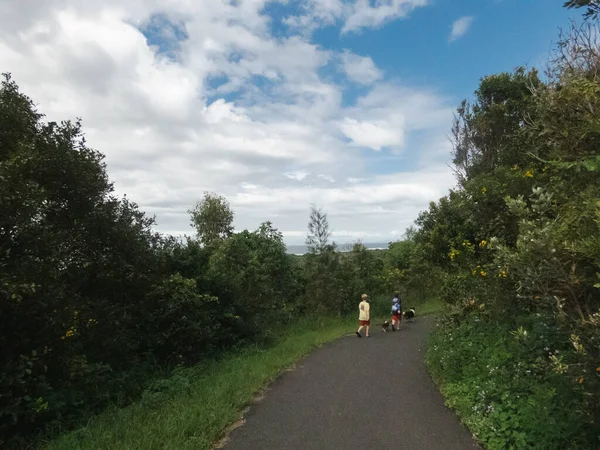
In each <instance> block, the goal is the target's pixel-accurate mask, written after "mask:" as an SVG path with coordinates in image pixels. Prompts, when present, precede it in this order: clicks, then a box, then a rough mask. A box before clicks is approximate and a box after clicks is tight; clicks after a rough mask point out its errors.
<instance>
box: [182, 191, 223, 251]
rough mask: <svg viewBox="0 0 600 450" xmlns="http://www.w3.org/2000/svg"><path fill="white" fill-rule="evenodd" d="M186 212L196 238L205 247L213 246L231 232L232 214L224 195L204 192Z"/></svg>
mask: <svg viewBox="0 0 600 450" xmlns="http://www.w3.org/2000/svg"><path fill="white" fill-rule="evenodd" d="M188 212H189V214H191V216H192V226H193V227H194V228H195V229H196V232H197V233H198V239H199V240H200V242H201V243H202V244H203V245H204V246H205V247H214V246H215V245H217V244H218V243H219V242H221V241H223V239H226V238H228V237H229V236H231V235H232V234H233V216H234V214H233V211H232V210H231V207H230V206H229V202H228V201H227V200H226V199H225V197H222V196H220V195H217V194H215V193H214V192H205V193H204V198H203V199H202V200H201V201H199V202H198V203H197V204H196V206H195V207H194V209H191V210H189V211H188Z"/></svg>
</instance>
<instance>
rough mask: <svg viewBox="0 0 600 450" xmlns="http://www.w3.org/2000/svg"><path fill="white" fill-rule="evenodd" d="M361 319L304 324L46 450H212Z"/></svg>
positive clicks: (160, 389)
mask: <svg viewBox="0 0 600 450" xmlns="http://www.w3.org/2000/svg"><path fill="white" fill-rule="evenodd" d="M355 325H356V318H355V317H350V318H345V319H333V318H321V319H318V320H316V321H310V320H308V319H304V320H302V321H300V322H298V323H296V324H295V325H294V326H292V327H290V328H289V329H287V330H286V331H284V332H283V333H282V334H281V336H280V337H279V338H278V339H277V340H276V342H275V343H274V344H271V345H269V346H263V347H256V346H255V347H247V348H244V349H242V350H240V351H238V352H237V353H234V354H230V355H228V356H226V357H224V358H222V359H220V360H218V361H213V362H210V363H206V364H203V365H199V366H196V367H193V368H188V369H181V370H178V371H176V372H175V373H174V374H173V375H172V376H171V377H170V378H168V379H165V380H162V381H160V382H157V383H155V384H154V385H153V387H152V388H150V389H149V390H147V391H146V392H145V394H144V396H143V397H142V399H141V400H140V401H139V402H137V403H135V404H133V405H131V406H129V407H127V408H123V409H118V408H110V409H108V410H107V411H105V412H104V413H103V414H101V415H99V416H97V417H95V418H94V419H92V420H91V421H90V422H89V424H88V425H87V426H86V427H83V428H81V429H79V430H76V431H74V432H71V433H68V434H65V435H63V436H61V437H59V438H57V439H56V440H54V441H51V442H49V443H47V444H46V445H45V447H44V448H46V449H47V450H77V449H81V450H83V449H90V450H91V449H94V450H103V449H106V450H109V449H110V450H120V449H122V450H135V449H140V450H141V449H144V450H151V449H161V450H169V449H172V450H185V449H195V450H198V449H210V448H212V446H213V444H214V443H215V442H216V441H217V440H218V439H219V438H220V437H222V435H223V433H224V431H225V430H226V428H227V427H228V426H229V425H230V424H231V423H233V422H235V421H236V420H238V419H239V417H240V410H242V409H243V408H244V406H246V405H248V404H249V403H251V401H252V400H253V398H254V396H255V395H256V394H257V392H259V391H260V389H261V388H263V387H264V386H265V385H266V384H268V383H269V382H271V381H273V380H274V379H275V378H276V377H277V376H278V375H279V374H280V373H281V372H282V371H283V370H284V369H286V368H287V367H289V366H290V365H292V364H293V363H294V362H296V361H297V360H298V359H299V358H301V357H302V356H304V355H306V354H307V353H308V352H310V351H311V350H313V349H314V348H316V347H319V346H321V345H322V344H324V343H326V342H328V341H332V340H334V339H336V338H339V337H341V336H343V335H344V334H346V333H352V332H353V331H354V327H355Z"/></svg>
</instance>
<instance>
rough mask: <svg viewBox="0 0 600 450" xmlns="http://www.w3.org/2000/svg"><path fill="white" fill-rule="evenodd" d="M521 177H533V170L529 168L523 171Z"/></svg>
mask: <svg viewBox="0 0 600 450" xmlns="http://www.w3.org/2000/svg"><path fill="white" fill-rule="evenodd" d="M523 178H533V170H531V169H529V170H528V171H527V172H525V174H524V175H523Z"/></svg>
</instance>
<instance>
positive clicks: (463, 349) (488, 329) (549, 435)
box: [427, 312, 594, 450]
mask: <svg viewBox="0 0 600 450" xmlns="http://www.w3.org/2000/svg"><path fill="white" fill-rule="evenodd" d="M465 314H467V313H466V312H465ZM463 319H464V320H461V324H460V326H456V323H449V324H442V325H441V328H440V329H438V330H437V331H436V332H435V333H434V335H433V336H432V338H431V339H430V342H429V350H428V353H427V362H428V365H429V368H430V371H431V373H432V375H433V377H434V378H435V379H436V381H438V383H439V384H440V385H441V387H442V393H443V394H444V396H445V397H446V401H447V404H448V405H449V406H450V407H452V408H455V409H457V410H458V412H459V414H460V415H461V417H462V420H463V421H464V422H465V424H466V425H467V426H468V427H469V428H470V429H471V431H472V432H473V433H474V434H475V436H477V438H478V439H479V440H480V441H481V442H483V443H484V444H485V446H486V448H488V449H490V450H496V449H497V450H500V449H507V448H514V449H526V448H539V449H589V448H591V447H590V442H593V439H594V436H593V435H590V428H589V424H588V423H586V422H583V421H582V420H581V417H580V414H579V413H578V412H579V411H580V410H581V409H582V408H585V399H584V390H583V389H582V388H578V389H573V386H572V382H571V381H570V380H568V379H565V378H564V377H562V376H561V375H560V374H557V373H556V372H555V371H553V370H552V366H551V363H550V359H549V356H554V355H559V354H561V352H563V351H568V347H567V344H563V345H562V346H561V348H560V349H559V348H556V346H555V345H554V344H555V343H556V337H557V336H556V335H554V333H549V330H551V329H553V327H554V326H555V324H554V323H553V320H552V319H551V318H550V317H546V318H545V319H547V321H545V322H544V323H545V324H546V325H547V327H543V326H542V327H540V326H539V325H540V323H541V321H540V318H539V317H536V318H535V319H534V318H528V319H523V320H522V321H521V322H522V325H521V327H523V328H521V330H525V329H529V330H532V331H530V332H528V333H527V334H522V333H521V334H520V333H519V329H520V328H514V327H515V326H514V325H512V324H507V323H502V322H496V321H494V320H492V319H490V318H489V317H486V316H485V315H481V314H476V313H472V314H471V315H469V316H468V317H463ZM536 326H537V329H535V327H536ZM511 332H512V333H511ZM549 334H550V335H549ZM562 337H563V339H564V338H565V336H562ZM563 342H566V341H565V340H563ZM550 348H553V349H554V350H552V351H551V350H550Z"/></svg>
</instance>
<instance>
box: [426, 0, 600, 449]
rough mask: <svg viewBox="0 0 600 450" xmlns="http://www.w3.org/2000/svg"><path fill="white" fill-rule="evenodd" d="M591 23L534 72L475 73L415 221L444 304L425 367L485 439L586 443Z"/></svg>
mask: <svg viewBox="0 0 600 450" xmlns="http://www.w3.org/2000/svg"><path fill="white" fill-rule="evenodd" d="M588 3H589V2H588ZM592 3H593V2H592ZM592 6H593V5H592ZM597 28H598V24H595V25H591V24H589V23H588V24H584V25H583V27H582V28H579V29H573V30H572V32H571V34H570V35H569V36H566V37H562V38H561V40H560V41H559V44H558V48H557V52H556V57H555V58H554V61H553V62H552V63H551V66H550V67H549V69H548V74H549V77H548V80H547V81H546V82H541V81H540V80H539V78H538V77H537V74H536V73H535V72H529V73H526V72H525V71H524V69H522V68H519V69H517V70H516V71H515V72H514V73H512V74H500V75H494V76H491V77H485V78H483V79H482V80H481V84H480V87H479V89H478V90H477V91H476V97H475V102H474V104H473V105H469V104H467V103H466V102H464V103H463V105H462V106H461V107H460V108H459V110H458V114H457V120H456V124H455V127H454V130H453V132H454V133H453V134H454V137H455V139H454V141H455V153H454V156H455V160H454V162H455V164H456V165H457V175H458V178H459V181H460V187H459V188H458V189H456V190H454V191H452V192H450V194H449V195H448V196H446V197H444V198H442V199H440V201H439V202H437V203H433V204H432V205H431V206H430V208H429V210H428V211H425V212H424V213H422V214H421V216H420V217H419V219H418V220H417V225H418V226H419V229H418V231H417V234H416V237H415V241H416V242H417V245H418V246H420V247H421V249H422V251H423V252H424V254H425V255H426V258H427V261H428V262H429V264H430V265H431V266H433V267H437V268H439V269H441V270H443V273H444V274H443V276H442V280H443V283H442V288H441V292H442V298H443V299H444V300H445V301H446V302H447V304H448V305H449V307H450V308H451V312H450V313H449V314H448V316H447V319H446V321H445V322H444V324H443V326H442V327H441V328H440V329H439V331H438V332H437V333H435V335H434V337H433V340H432V345H431V347H430V350H429V353H428V363H429V367H430V369H431V371H432V374H433V375H434V376H435V377H436V379H437V380H438V381H439V383H440V385H441V387H442V390H443V392H444V393H445V394H446V397H447V401H448V403H449V404H450V405H451V406H453V407H455V408H457V409H458V411H459V412H460V413H461V416H462V417H463V420H464V421H465V422H466V423H467V425H469V426H470V427H471V429H472V430H473V431H474V432H475V433H476V435H477V436H478V437H479V438H480V439H481V440H482V441H483V442H484V443H485V444H486V445H487V447H488V448H491V449H494V448H498V449H500V448H511V447H512V448H545V449H554V448H556V449H558V448H572V449H588V448H596V447H597V445H598V436H600V382H599V381H600V379H599V377H598V375H600V368H599V367H598V366H600V353H599V351H598V349H599V348H600V347H599V345H598V342H599V339H600V320H599V319H598V318H599V317H600V291H599V290H598V286H600V285H599V284H598V279H599V277H600V275H598V273H600V245H599V242H600V241H599V240H598V236H600V228H599V226H600V220H599V219H600V202H599V199H600V177H598V170H599V166H598V161H599V160H600V159H599V158H600V153H599V151H598V148H600V147H599V146H598V144H599V143H600V141H599V140H598V139H599V138H600V134H599V133H600V128H599V127H598V120H599V117H600V115H599V111H600V109H599V106H600V105H599V104H598V102H600V84H599V81H598V80H600V78H599V77H598V75H599V74H600V71H599V68H600V52H599V51H598V48H599V47H598V45H597V43H596V40H595V37H594V36H596V35H597V31H598V29H597Z"/></svg>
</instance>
